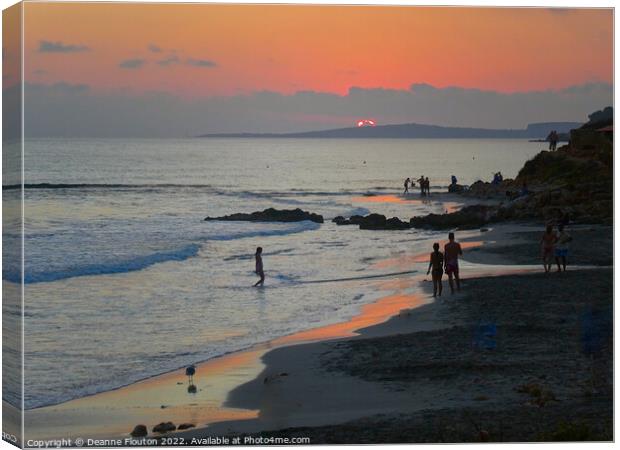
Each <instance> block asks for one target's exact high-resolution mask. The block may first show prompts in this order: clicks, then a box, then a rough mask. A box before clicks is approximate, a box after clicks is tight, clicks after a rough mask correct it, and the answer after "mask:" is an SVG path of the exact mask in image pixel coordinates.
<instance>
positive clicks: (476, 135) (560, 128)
mask: <svg viewBox="0 0 620 450" xmlns="http://www.w3.org/2000/svg"><path fill="white" fill-rule="evenodd" d="M581 125H583V123H580V122H541V123H531V124H529V125H528V126H527V127H526V128H524V129H492V128H464V127H444V126H439V125H423V124H418V123H404V124H394V125H377V126H361V127H360V126H358V127H349V128H336V129H330V130H318V131H305V132H297V133H209V134H202V135H200V136H197V137H202V138H339V139H355V138H363V139H372V138H377V139H380V138H392V139H450V138H453V139H546V137H547V135H548V134H549V132H550V131H551V130H556V131H557V132H558V133H559V134H560V135H568V133H569V132H570V130H572V129H574V128H579V127H580V126H581Z"/></svg>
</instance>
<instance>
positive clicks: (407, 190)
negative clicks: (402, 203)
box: [403, 178, 411, 194]
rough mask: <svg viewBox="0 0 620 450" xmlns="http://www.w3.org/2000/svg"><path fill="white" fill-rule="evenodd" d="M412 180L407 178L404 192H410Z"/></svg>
mask: <svg viewBox="0 0 620 450" xmlns="http://www.w3.org/2000/svg"><path fill="white" fill-rule="evenodd" d="M410 181H411V180H410V179H409V178H407V179H406V180H405V192H403V194H408V193H409V182H410Z"/></svg>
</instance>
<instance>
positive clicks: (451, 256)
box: [443, 232, 463, 294]
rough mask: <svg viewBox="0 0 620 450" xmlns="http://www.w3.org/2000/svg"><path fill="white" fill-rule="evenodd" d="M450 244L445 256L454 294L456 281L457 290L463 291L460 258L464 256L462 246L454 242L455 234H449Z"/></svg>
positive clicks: (449, 280) (445, 248)
mask: <svg viewBox="0 0 620 450" xmlns="http://www.w3.org/2000/svg"><path fill="white" fill-rule="evenodd" d="M448 240H449V241H450V242H448V243H447V244H446V245H445V246H444V248H443V254H444V258H445V269H446V273H447V274H448V282H449V283H450V290H451V291H452V293H453V294H454V282H453V281H452V280H453V279H456V289H457V290H459V291H460V290H461V279H460V277H459V256H460V255H462V254H463V250H462V249H461V244H459V243H458V242H455V241H454V233H452V232H451V233H449V234H448Z"/></svg>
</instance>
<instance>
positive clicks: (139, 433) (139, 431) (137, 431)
mask: <svg viewBox="0 0 620 450" xmlns="http://www.w3.org/2000/svg"><path fill="white" fill-rule="evenodd" d="M129 434H131V436H132V437H144V436H146V435H147V434H149V432H148V430H147V429H146V425H136V426H135V428H134V429H133V431H132V432H131V433H129Z"/></svg>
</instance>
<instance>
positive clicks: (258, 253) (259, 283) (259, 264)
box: [254, 247, 265, 287]
mask: <svg viewBox="0 0 620 450" xmlns="http://www.w3.org/2000/svg"><path fill="white" fill-rule="evenodd" d="M262 254H263V247H257V248H256V254H255V255H254V257H255V258H256V271H255V272H256V275H258V276H259V277H260V280H258V281H257V282H256V284H255V285H254V287H257V286H262V285H263V283H265V272H263V257H262V256H261V255H262Z"/></svg>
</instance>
